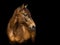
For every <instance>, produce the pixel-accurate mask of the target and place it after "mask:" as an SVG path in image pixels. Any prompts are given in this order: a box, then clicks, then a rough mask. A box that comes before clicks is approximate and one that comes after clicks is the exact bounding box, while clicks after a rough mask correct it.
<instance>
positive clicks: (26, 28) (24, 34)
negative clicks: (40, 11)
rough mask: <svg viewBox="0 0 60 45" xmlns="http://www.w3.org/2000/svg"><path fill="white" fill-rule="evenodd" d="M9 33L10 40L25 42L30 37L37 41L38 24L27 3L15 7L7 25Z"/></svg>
mask: <svg viewBox="0 0 60 45" xmlns="http://www.w3.org/2000/svg"><path fill="white" fill-rule="evenodd" d="M7 35H8V38H9V40H10V42H18V43H23V42H24V41H27V40H29V39H32V41H33V42H34V41H35V36H36V24H35V22H34V21H33V19H32V17H31V13H30V11H29V10H28V9H27V5H24V4H23V5H21V6H19V7H18V8H16V9H15V11H14V13H13V15H12V17H11V18H10V20H9V22H8V25H7Z"/></svg>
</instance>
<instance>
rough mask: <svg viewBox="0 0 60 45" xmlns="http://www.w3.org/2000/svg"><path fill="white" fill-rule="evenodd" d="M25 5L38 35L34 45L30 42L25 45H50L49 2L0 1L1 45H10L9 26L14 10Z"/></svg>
mask: <svg viewBox="0 0 60 45" xmlns="http://www.w3.org/2000/svg"><path fill="white" fill-rule="evenodd" d="M23 3H24V4H28V7H27V8H28V9H29V10H30V12H31V14H32V18H33V20H34V21H35V23H36V34H37V35H36V41H35V43H34V44H32V42H31V41H28V42H27V43H24V45H25V44H26V45H29V44H30V45H35V44H36V45H48V19H49V16H48V15H49V4H48V3H49V2H48V3H47V2H46V1H38V0H34V1H33V0H0V45H10V43H9V40H8V37H7V35H6V28H7V24H8V21H9V19H10V18H11V16H12V14H13V12H14V10H15V9H16V8H17V7H18V6H21V5H22V4H23Z"/></svg>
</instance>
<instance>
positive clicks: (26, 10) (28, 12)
mask: <svg viewBox="0 0 60 45" xmlns="http://www.w3.org/2000/svg"><path fill="white" fill-rule="evenodd" d="M23 10H24V11H25V12H26V13H27V14H28V15H29V16H30V15H31V13H30V11H29V10H28V9H27V8H25V9H23Z"/></svg>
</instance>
